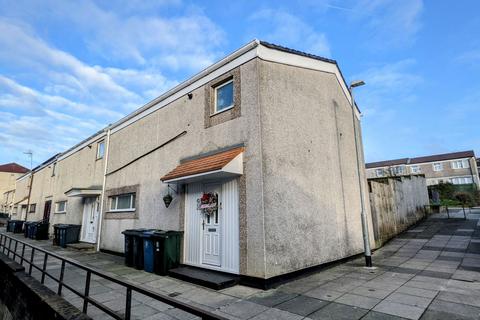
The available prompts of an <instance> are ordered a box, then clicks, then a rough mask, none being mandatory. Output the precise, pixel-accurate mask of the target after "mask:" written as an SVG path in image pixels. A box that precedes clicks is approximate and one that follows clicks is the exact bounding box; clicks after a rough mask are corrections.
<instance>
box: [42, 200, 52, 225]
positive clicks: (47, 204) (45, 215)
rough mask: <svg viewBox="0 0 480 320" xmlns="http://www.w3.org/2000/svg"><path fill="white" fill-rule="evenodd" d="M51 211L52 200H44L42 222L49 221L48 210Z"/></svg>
mask: <svg viewBox="0 0 480 320" xmlns="http://www.w3.org/2000/svg"><path fill="white" fill-rule="evenodd" d="M51 211H52V200H47V201H45V206H44V207H43V222H50V212H51Z"/></svg>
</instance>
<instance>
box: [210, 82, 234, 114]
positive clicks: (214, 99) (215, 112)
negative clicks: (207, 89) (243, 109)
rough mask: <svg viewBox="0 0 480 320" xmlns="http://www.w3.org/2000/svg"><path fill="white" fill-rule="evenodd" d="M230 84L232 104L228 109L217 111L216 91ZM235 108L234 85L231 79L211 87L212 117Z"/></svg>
mask: <svg viewBox="0 0 480 320" xmlns="http://www.w3.org/2000/svg"><path fill="white" fill-rule="evenodd" d="M229 83H231V84H232V104H231V105H229V106H228V107H225V108H223V109H222V110H218V109H217V92H218V89H221V88H223V87H225V86H226V85H227V84H229ZM234 107H235V83H234V82H233V77H232V78H229V79H228V80H225V81H224V82H221V83H220V84H217V85H215V86H213V114H212V116H214V115H216V114H219V113H222V112H224V111H227V110H230V109H233V108H234Z"/></svg>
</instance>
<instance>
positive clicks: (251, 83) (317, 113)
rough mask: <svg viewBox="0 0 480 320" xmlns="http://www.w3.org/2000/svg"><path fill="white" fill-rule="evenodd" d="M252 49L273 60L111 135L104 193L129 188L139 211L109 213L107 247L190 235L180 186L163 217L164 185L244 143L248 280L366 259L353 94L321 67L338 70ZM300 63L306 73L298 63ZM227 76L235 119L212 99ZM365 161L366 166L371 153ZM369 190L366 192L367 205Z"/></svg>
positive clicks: (253, 62)
mask: <svg viewBox="0 0 480 320" xmlns="http://www.w3.org/2000/svg"><path fill="white" fill-rule="evenodd" d="M256 50H259V51H260V50H262V51H263V53H268V54H265V56H266V58H262V57H258V56H254V57H252V58H251V59H250V60H248V61H246V62H242V63H241V64H240V65H239V66H235V67H234V68H232V69H231V70H226V71H225V72H223V73H219V74H218V76H216V77H213V78H212V79H211V80H210V81H208V82H207V83H205V84H203V85H200V86H198V87H197V88H195V89H193V90H191V91H189V92H188V93H191V97H192V98H191V99H190V98H189V97H188V95H187V94H185V95H183V96H181V97H180V98H178V99H176V100H175V101H173V102H171V103H168V104H166V105H165V106H163V107H162V108H159V109H158V110H156V111H154V112H152V113H150V114H148V115H146V116H145V117H143V118H141V119H139V120H137V121H135V122H132V123H130V124H128V125H126V126H124V127H122V125H120V128H118V127H117V128H115V127H113V129H112V133H111V134H110V138H109V159H108V167H107V176H106V184H105V190H106V196H108V195H115V194H121V193H125V192H131V191H132V190H133V191H135V192H136V197H137V203H138V206H137V208H136V209H135V212H134V213H132V212H128V213H125V214H122V213H117V212H109V211H108V209H107V210H106V211H105V212H104V220H103V222H102V235H101V239H102V240H101V244H100V246H101V248H102V249H106V250H111V251H117V252H123V236H122V234H121V232H122V231H123V230H125V229H131V228H139V227H149V228H150V227H152V228H161V229H174V230H183V231H187V232H188V230H185V222H184V221H185V208H184V205H185V193H184V189H183V188H182V187H180V188H179V190H180V193H179V194H178V195H177V194H174V202H173V203H172V204H171V205H170V207H169V208H165V205H164V204H163V201H162V197H163V196H164V195H165V194H167V192H168V190H167V186H166V185H165V184H162V182H161V181H160V179H159V178H160V177H162V176H163V175H165V174H166V173H168V172H169V171H170V170H172V169H173V168H175V167H176V166H177V165H178V164H179V162H180V160H182V159H185V158H188V157H192V156H197V155H201V154H205V153H208V152H215V151H217V150H222V149H224V148H229V147H231V146H236V145H243V146H244V147H245V154H244V174H243V175H242V176H241V177H239V178H238V186H239V195H240V196H239V199H240V202H239V220H240V221H239V229H240V230H239V234H240V236H239V248H238V250H239V256H240V266H239V273H240V274H241V275H247V276H252V277H258V278H263V279H268V278H271V277H275V276H278V275H281V274H285V273H289V272H293V271H297V270H300V269H304V268H307V267H311V266H316V265H319V264H323V263H326V262H331V261H334V260H337V259H341V258H345V257H348V256H352V255H355V254H358V253H360V252H362V251H363V242H362V229H361V220H360V211H361V205H360V191H359V185H358V174H360V175H361V179H362V181H365V180H364V179H365V173H364V171H363V170H362V171H361V172H358V171H357V166H356V161H357V154H356V151H355V141H354V135H353V132H354V130H353V123H354V121H355V124H356V125H357V127H358V128H359V127H360V126H359V121H358V117H355V118H352V116H353V115H352V109H351V108H352V107H351V104H350V101H349V98H350V97H349V95H348V92H347V91H346V90H344V89H343V88H342V84H343V83H341V82H340V81H341V80H339V77H338V75H337V74H335V72H333V71H332V72H330V71H329V70H325V64H326V65H328V66H329V67H330V65H333V64H332V63H328V62H324V61H318V60H316V59H313V58H307V57H300V56H298V55H296V54H293V53H287V52H280V51H278V50H275V49H270V48H267V47H265V46H262V45H259V46H258V48H256ZM267 51H268V52H267ZM270 59H271V60H274V61H269V60H270ZM282 59H284V60H285V61H282ZM288 59H291V60H290V61H288ZM297 59H298V60H300V61H298V60H297ZM290 62H294V63H296V64H297V66H292V65H289V63H290ZM302 63H305V64H309V67H310V68H307V67H301V66H298V65H301V64H302ZM333 66H334V67H335V68H336V66H335V65H333ZM322 69H323V70H322ZM229 75H232V76H233V79H234V81H236V82H237V83H236V84H235V85H236V88H238V89H237V91H236V99H239V101H238V103H237V102H236V104H238V106H239V113H238V114H235V115H233V116H232V115H229V116H227V117H226V119H223V120H222V119H218V120H217V119H212V118H214V117H215V116H213V117H212V118H211V117H210V114H209V113H208V112H209V111H208V110H209V109H208V105H207V104H208V97H207V95H208V92H209V90H210V87H211V86H212V84H215V83H218V82H219V81H221V80H222V79H223V78H224V77H225V76H229ZM240 92H241V93H240ZM237 95H238V96H237ZM357 115H358V114H357ZM182 132H186V133H185V134H183V135H180V134H181V133H182ZM178 135H180V136H179V137H178V138H176V139H175V140H174V141H172V142H171V143H168V144H167V145H165V146H164V147H162V148H159V149H157V150H156V151H155V152H152V153H149V151H150V150H153V149H155V148H157V147H158V146H160V145H162V144H164V143H165V142H167V141H169V140H170V139H172V138H174V137H177V136H178ZM143 137H148V139H144V138H143ZM358 139H359V141H361V135H360V131H359V133H358ZM360 150H362V146H361V145H360ZM147 153H148V155H146V156H145V157H142V158H141V159H139V160H137V161H135V159H137V158H138V157H141V156H142V155H144V154H147ZM358 156H359V157H360V162H361V163H362V164H363V163H364V162H363V154H362V153H361V152H360V154H359V155H358ZM366 190H367V189H366V185H365V186H364V191H365V201H366V203H367V204H368V198H367V197H368V194H367V191H366ZM104 206H105V207H107V206H108V199H107V197H105V202H104ZM367 214H368V206H367ZM370 230H371V220H370ZM370 238H371V239H372V241H373V233H371V235H370Z"/></svg>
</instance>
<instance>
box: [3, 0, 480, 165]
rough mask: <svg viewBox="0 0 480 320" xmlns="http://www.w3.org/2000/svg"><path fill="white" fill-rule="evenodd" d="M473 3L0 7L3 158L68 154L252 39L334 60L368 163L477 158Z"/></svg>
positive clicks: (168, 1) (477, 50)
mask: <svg viewBox="0 0 480 320" xmlns="http://www.w3.org/2000/svg"><path fill="white" fill-rule="evenodd" d="M478 12H480V2H479V1H477V0H464V1H450V0H442V1H434V0H430V1H421V0H402V1H397V0H303V1H296V0H290V1H229V2H225V1H205V2H193V1H184V0H157V1H148V0H129V1H114V0H112V1H90V0H83V1H73V0H72V1H67V0H65V1H60V0H58V1H51V0H43V1H34V0H31V1H22V0H16V1H5V0H0V163H7V162H17V163H20V164H22V165H25V166H27V167H29V166H30V159H29V156H28V155H27V154H25V153H24V152H27V151H29V150H31V151H32V152H33V165H34V166H35V165H38V164H39V163H41V162H43V161H44V160H46V159H47V158H49V157H51V156H52V155H54V154H56V153H58V152H62V151H65V150H66V149H68V148H69V147H71V146H73V145H74V144H76V143H78V142H80V141H82V140H83V139H85V138H87V137H88V136H90V135H92V134H93V133H95V132H97V131H98V130H100V129H102V128H104V127H105V126H106V125H108V124H109V123H113V122H115V121H116V120H118V119H120V118H121V117H123V116H125V115H127V114H128V113H130V112H132V111H134V110H135V109H137V108H139V107H141V106H142V105H143V104H145V103H147V102H148V101H150V100H152V99H153V98H155V97H157V96H159V95H161V94H162V93H164V92H165V91H167V90H168V89H170V88H172V87H173V86H175V85H176V84H178V83H180V82H182V81H184V80H186V79H188V78H189V77H191V76H192V75H194V74H195V73H197V72H198V71H200V70H202V69H203V68H205V67H207V66H209V65H210V64H212V63H214V62H216V61H218V60H219V59H221V58H222V57H224V56H225V55H227V54H229V53H231V52H232V51H234V50H236V49H238V48H239V47H241V46H243V45H244V44H246V43H247V42H249V41H251V40H252V39H255V38H256V39H260V40H265V41H269V42H273V43H275V44H279V45H283V46H288V47H291V48H294V49H297V50H302V51H306V52H308V53H312V54H317V55H321V56H324V57H328V58H332V59H335V60H337V61H338V63H339V65H340V68H341V70H342V72H343V74H344V76H345V78H346V80H347V82H350V81H352V80H358V79H361V80H364V81H365V83H366V85H365V86H363V87H360V88H357V89H355V90H356V92H355V94H356V101H357V103H358V106H359V107H360V109H361V111H362V131H363V139H364V147H365V150H364V152H365V157H366V161H367V162H371V161H379V160H385V159H393V158H402V157H414V156H421V155H428V154H432V153H443V152H453V151H460V150H471V149H473V150H474V151H475V153H476V154H477V156H480V132H479V131H480V130H479V128H480V126H479V119H480V15H478Z"/></svg>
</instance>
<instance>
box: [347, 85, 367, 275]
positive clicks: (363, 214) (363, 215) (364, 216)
mask: <svg viewBox="0 0 480 320" xmlns="http://www.w3.org/2000/svg"><path fill="white" fill-rule="evenodd" d="M363 85H365V82H364V81H362V80H359V81H353V82H352V83H351V84H350V86H349V87H348V90H349V91H350V96H351V97H352V120H353V134H354V136H355V151H356V153H357V170H358V186H359V188H360V204H361V207H362V208H361V210H362V211H361V213H360V216H361V219H362V233H363V247H364V250H365V253H364V254H365V265H366V266H367V267H369V268H370V267H372V251H371V249H370V239H369V235H368V222H367V214H366V212H365V199H364V191H363V186H364V183H363V181H362V177H361V175H360V172H362V171H361V170H362V164H361V163H360V157H359V153H360V152H362V153H363V150H359V149H360V148H359V146H358V137H357V124H356V122H355V99H354V97H353V88H356V87H360V86H363Z"/></svg>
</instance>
